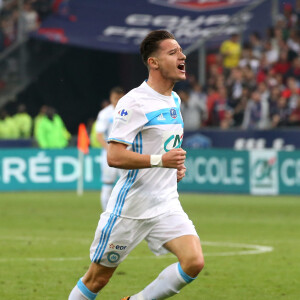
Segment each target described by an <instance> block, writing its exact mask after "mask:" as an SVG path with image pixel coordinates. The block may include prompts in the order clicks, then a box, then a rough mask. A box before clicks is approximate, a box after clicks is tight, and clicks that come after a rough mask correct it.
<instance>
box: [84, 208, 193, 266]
mask: <svg viewBox="0 0 300 300" xmlns="http://www.w3.org/2000/svg"><path fill="white" fill-rule="evenodd" d="M183 235H195V236H198V234H197V232H196V229H195V226H194V225H193V223H192V221H191V220H190V219H189V218H188V216H187V214H186V213H185V212H184V211H182V212H171V213H165V214H162V215H160V216H157V217H155V218H151V219H142V220H141V219H128V218H122V217H117V216H115V215H114V214H111V213H109V212H104V213H102V214H101V217H100V220H99V223H98V227H97V229H96V233H95V238H94V241H93V243H92V245H91V248H90V258H91V261H92V262H95V263H98V264H101V265H103V266H106V267H116V266H118V265H119V264H120V263H121V262H122V261H123V260H124V259H125V258H126V257H127V255H128V254H129V253H130V252H131V251H132V250H133V249H134V248H135V247H136V246H137V245H138V244H139V243H140V242H141V241H142V240H144V239H145V240H146V241H147V243H148V246H149V248H150V250H151V251H152V252H153V253H154V254H155V255H161V254H164V253H167V252H168V250H167V249H165V248H164V247H163V245H164V244H165V243H166V242H168V241H171V240H173V239H175V238H177V237H180V236H183Z"/></svg>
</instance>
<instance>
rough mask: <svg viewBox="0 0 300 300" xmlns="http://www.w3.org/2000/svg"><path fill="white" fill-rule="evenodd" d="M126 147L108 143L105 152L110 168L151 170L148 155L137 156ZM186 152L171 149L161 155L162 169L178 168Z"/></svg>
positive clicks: (179, 149) (182, 162)
mask: <svg viewBox="0 0 300 300" xmlns="http://www.w3.org/2000/svg"><path fill="white" fill-rule="evenodd" d="M126 148H127V145H125V144H122V143H116V142H110V143H109V145H108V151H107V162H108V164H109V166H110V167H115V168H119V169H145V168H151V163H150V155H149V154H139V153H136V152H132V151H130V150H127V149H126ZM185 157H186V151H184V150H183V149H181V148H178V149H172V150H171V151H169V152H167V153H165V154H163V155H162V167H164V168H174V169H178V168H180V167H181V166H182V165H183V164H184V161H185Z"/></svg>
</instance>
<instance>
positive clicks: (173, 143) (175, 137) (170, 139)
mask: <svg viewBox="0 0 300 300" xmlns="http://www.w3.org/2000/svg"><path fill="white" fill-rule="evenodd" d="M182 139H183V134H181V135H180V134H171V135H169V136H166V138H165V141H164V143H163V147H164V151H165V152H169V151H170V150H172V149H176V148H180V147H181V144H182Z"/></svg>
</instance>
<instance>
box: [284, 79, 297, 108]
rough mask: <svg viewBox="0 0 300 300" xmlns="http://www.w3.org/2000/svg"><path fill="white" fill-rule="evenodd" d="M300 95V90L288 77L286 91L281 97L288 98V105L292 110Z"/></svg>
mask: <svg viewBox="0 0 300 300" xmlns="http://www.w3.org/2000/svg"><path fill="white" fill-rule="evenodd" d="M299 95H300V88H299V85H298V83H297V81H296V79H295V78H293V77H289V78H288V79H287V89H285V90H284V91H283V92H282V96H283V97H285V98H288V105H289V107H290V108H291V109H294V108H295V107H296V106H297V105H298V96H299Z"/></svg>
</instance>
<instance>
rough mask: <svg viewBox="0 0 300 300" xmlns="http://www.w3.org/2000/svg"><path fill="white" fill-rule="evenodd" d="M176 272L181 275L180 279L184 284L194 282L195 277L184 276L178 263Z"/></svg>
mask: <svg viewBox="0 0 300 300" xmlns="http://www.w3.org/2000/svg"><path fill="white" fill-rule="evenodd" d="M178 271H179V274H180V275H181V277H182V278H183V279H184V281H185V282H186V283H191V282H192V281H193V280H195V279H196V278H197V277H191V276H189V275H188V274H186V273H185V272H184V271H183V270H182V268H181V265H180V263H178Z"/></svg>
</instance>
